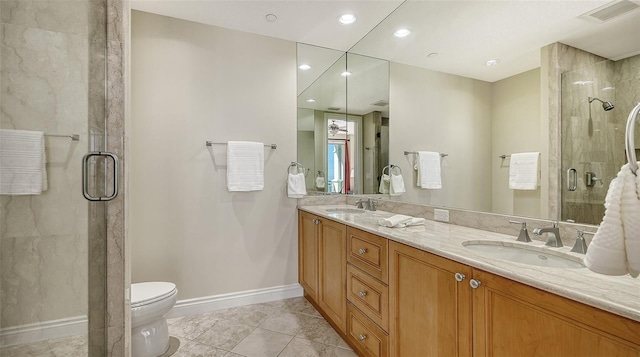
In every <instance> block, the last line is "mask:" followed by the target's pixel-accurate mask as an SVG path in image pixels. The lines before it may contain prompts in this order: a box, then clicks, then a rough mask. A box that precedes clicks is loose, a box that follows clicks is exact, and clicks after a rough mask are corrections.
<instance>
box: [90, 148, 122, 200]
mask: <svg viewBox="0 0 640 357" xmlns="http://www.w3.org/2000/svg"><path fill="white" fill-rule="evenodd" d="M93 156H102V157H106V158H111V159H112V160H113V192H112V193H111V195H109V196H99V197H94V196H91V194H89V172H88V170H89V159H91V158H92V157H93ZM82 194H83V195H84V198H86V199H87V200H89V201H111V200H112V199H114V198H116V196H117V195H118V157H117V156H116V155H115V154H112V153H110V152H105V151H90V152H88V153H87V154H86V155H85V156H84V157H83V158H82Z"/></svg>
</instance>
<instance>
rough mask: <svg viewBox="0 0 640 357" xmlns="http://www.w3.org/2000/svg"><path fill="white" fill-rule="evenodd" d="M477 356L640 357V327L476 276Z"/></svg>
mask: <svg viewBox="0 0 640 357" xmlns="http://www.w3.org/2000/svg"><path fill="white" fill-rule="evenodd" d="M473 279H474V280H476V281H479V282H480V285H479V286H478V287H477V288H476V289H472V290H473V314H474V320H473V332H474V356H635V357H638V356H640V323H638V322H635V321H632V320H629V319H626V318H623V317H620V316H617V315H614V314H610V313H608V312H606V311H602V310H599V309H596V308H593V307H590V306H587V305H584V304H581V303H579V302H576V301H573V300H569V299H566V298H563V297H560V296H557V295H554V294H551V293H548V292H545V291H542V290H539V289H536V288H533V287H530V286H527V285H524V284H520V283H518V282H515V281H512V280H509V279H505V278H502V277H499V276H496V275H493V274H490V273H487V272H483V271H479V270H475V269H474V271H473Z"/></svg>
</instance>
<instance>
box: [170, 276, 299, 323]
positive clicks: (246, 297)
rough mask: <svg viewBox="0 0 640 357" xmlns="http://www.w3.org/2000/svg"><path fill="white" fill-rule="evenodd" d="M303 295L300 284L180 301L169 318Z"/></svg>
mask: <svg viewBox="0 0 640 357" xmlns="http://www.w3.org/2000/svg"><path fill="white" fill-rule="evenodd" d="M302 294H303V290H302V286H300V284H291V285H282V286H274V287H270V288H264V289H255V290H246V291H239V292H235V293H228V294H220V295H212V296H204V297H199V298H193V299H185V300H179V301H178V302H176V305H175V306H174V307H173V309H172V310H171V311H170V312H169V313H168V314H167V318H175V317H182V316H187V315H194V314H201V313H205V312H210V311H216V310H222V309H228V308H230V307H237V306H244V305H251V304H260V303H265V302H270V301H276V300H282V299H289V298H294V297H300V296H302Z"/></svg>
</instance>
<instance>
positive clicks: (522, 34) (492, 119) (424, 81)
mask: <svg viewBox="0 0 640 357" xmlns="http://www.w3.org/2000/svg"><path fill="white" fill-rule="evenodd" d="M614 5H615V6H617V7H620V8H622V7H624V6H627V7H628V9H626V10H625V9H622V10H624V11H622V10H621V11H619V12H620V14H619V15H617V16H613V17H611V18H607V19H598V18H596V19H593V18H588V17H590V16H591V17H597V16H596V15H598V14H600V13H602V11H601V12H600V13H598V12H594V11H591V10H597V9H601V10H607V9H608V6H614ZM635 5H640V3H638V2H635V1H626V2H625V1H613V2H608V1H518V2H495V1H405V2H404V3H403V4H402V5H401V6H400V7H398V8H397V9H396V10H395V11H394V12H393V13H392V14H391V15H389V16H388V17H387V18H386V19H385V20H384V21H383V22H382V23H380V24H379V25H378V26H377V27H376V28H375V29H374V30H373V31H371V32H370V33H369V34H368V35H367V36H366V37H364V38H363V39H361V40H360V42H358V43H357V44H356V45H355V46H354V47H353V48H351V49H350V50H349V51H348V52H347V53H346V54H345V53H340V52H339V51H338V55H337V57H336V59H334V61H333V62H332V63H331V64H338V63H339V67H340V68H339V69H335V71H329V70H326V69H325V71H322V72H320V73H318V75H317V77H316V78H315V79H314V80H312V81H310V82H309V83H307V85H306V86H305V87H304V88H302V92H301V91H300V88H301V87H299V94H300V96H299V97H298V107H299V130H300V131H299V141H298V143H299V151H298V157H299V160H304V157H305V155H306V157H309V158H311V156H312V155H315V159H314V160H312V161H309V162H308V163H307V165H309V167H312V168H313V170H315V171H316V172H315V173H317V171H320V170H322V169H321V168H325V170H326V168H327V167H328V166H327V161H326V158H325V157H326V155H327V154H328V153H327V151H328V149H327V148H326V143H325V139H324V138H319V137H317V136H318V135H319V134H322V135H325V134H324V133H325V132H327V130H328V125H329V124H330V122H329V123H327V120H326V119H325V118H326V117H325V114H326V113H327V112H332V111H331V110H330V109H329V108H330V107H333V108H336V107H340V108H342V109H341V110H339V111H335V113H339V114H341V115H343V121H344V122H345V123H348V122H349V119H348V117H350V116H355V117H360V118H364V117H365V116H366V115H367V114H368V113H372V116H379V117H380V120H379V121H375V124H374V126H373V129H372V131H371V133H372V134H373V137H372V138H373V139H374V140H377V139H380V140H379V141H380V146H379V147H378V146H375V145H378V143H375V145H369V144H367V142H370V141H366V140H369V139H370V138H371V137H369V139H365V136H363V137H362V139H361V141H360V144H358V145H360V147H359V148H356V147H354V148H353V149H352V148H350V149H351V151H357V150H358V149H360V148H361V150H362V154H356V155H361V156H360V158H361V159H362V160H363V164H362V171H358V170H354V171H355V173H354V178H353V180H352V181H353V182H357V184H356V185H355V186H352V188H356V189H351V190H349V191H350V192H353V193H358V194H373V193H378V190H377V187H376V186H377V182H376V181H377V180H379V178H380V175H381V171H382V169H383V168H384V167H386V166H387V165H395V166H397V167H398V168H399V170H400V171H401V172H402V173H403V177H404V181H405V188H406V192H405V193H404V194H402V195H400V196H394V197H390V199H392V200H399V201H404V202H411V203H422V204H428V205H433V206H444V207H450V208H459V209H467V210H475V211H482V212H493V213H499V214H508V215H516V216H526V217H535V218H543V219H558V220H563V221H575V222H579V223H589V224H599V223H600V220H601V218H602V216H603V213H604V207H603V203H604V196H605V194H606V192H607V188H608V185H609V183H610V181H611V179H613V177H615V174H616V173H617V171H618V170H619V168H620V166H621V165H623V164H624V162H625V148H624V129H625V120H626V117H627V116H628V114H629V111H630V110H631V109H632V107H633V106H634V105H635V104H637V103H638V102H640V55H639V54H640V41H638V39H637V34H638V33H640V9H639V8H634V6H635ZM603 6H604V7H603ZM636 7H637V6H636ZM551 14H553V15H551ZM562 16H565V17H566V18H568V20H563V21H564V22H565V23H566V25H567V26H568V27H567V28H565V29H564V30H563V31H558V30H549V31H548V32H549V33H546V34H544V36H541V35H540V34H539V33H537V32H536V33H530V32H529V31H528V28H529V27H530V26H532V24H533V22H537V23H540V22H541V23H543V24H542V25H544V23H546V22H548V23H549V25H548V28H549V29H552V28H553V29H555V27H553V26H552V25H553V24H552V23H553V22H554V21H556V22H557V21H559V20H558V19H560V18H562ZM598 16H600V15H598ZM498 23H499V24H501V26H497V25H496V24H498ZM504 26H507V27H508V29H509V31H507V32H505V31H504V30H503V28H504ZM401 28H404V29H408V30H409V34H408V35H407V36H405V37H396V36H394V32H396V31H397V30H398V29H401ZM554 31H555V32H554ZM538 32H539V31H538ZM487 38H491V40H490V41H487V40H486V39H487ZM305 47H309V48H311V47H312V46H307V45H303V44H300V45H299V47H298V48H299V64H302V63H301V62H300V59H302V57H301V56H300V52H301V51H302V52H304V51H305V50H304V48H305ZM301 48H302V50H301ZM316 50H319V49H317V48H316ZM322 50H323V51H331V50H327V49H322ZM489 53H490V54H491V55H488V54H489ZM325 56H326V55H325ZM338 58H340V59H341V61H338ZM358 59H362V62H371V67H370V68H375V69H376V70H372V71H370V75H371V76H372V78H377V80H380V81H381V82H380V83H378V84H372V83H373V82H368V81H366V80H362V82H361V83H364V85H363V86H362V87H360V86H356V77H355V73H356V69H355V67H349V63H350V62H352V63H353V65H354V66H355V64H356V63H358ZM489 60H497V61H489ZM305 61H309V62H310V61H311V59H309V58H305ZM375 62H379V63H380V66H378V67H376V66H374V65H372V64H373V63H375ZM496 62H497V63H496ZM383 63H385V65H382V64H383ZM492 64H493V65H492ZM363 65H364V67H365V68H369V67H366V64H363ZM327 68H329V67H327ZM381 69H383V70H381ZM345 71H346V72H352V73H353V74H352V76H348V77H346V79H345V78H344V77H341V78H342V82H341V85H342V86H344V88H340V89H338V88H333V89H330V90H328V91H325V89H323V88H329V87H328V86H327V85H326V84H324V83H325V82H324V81H325V80H327V79H326V78H325V77H329V76H330V77H331V78H333V77H334V76H335V75H336V73H337V75H338V76H339V75H340V74H341V73H343V72H345ZM378 71H379V72H378ZM385 71H386V72H385ZM333 72H335V73H333ZM298 73H299V75H300V73H301V71H300V70H299V71H298ZM361 73H365V72H364V71H363V72H361ZM352 77H353V78H352ZM383 79H386V80H387V83H382V80H383ZM352 80H353V83H352V82H351V81H352ZM382 88H387V90H388V92H387V95H388V97H387V98H386V99H385V98H384V96H383V94H384V93H377V94H375V95H372V96H368V97H367V96H366V95H367V93H369V92H368V91H370V90H372V89H382ZM313 90H319V91H321V92H322V93H323V94H324V95H329V94H339V95H340V97H341V98H340V99H341V102H339V103H338V104H336V106H334V104H333V103H330V102H322V103H321V105H320V106H317V107H313V106H309V105H308V104H305V103H306V100H307V99H308V98H307V96H306V94H307V91H309V93H312V91H313ZM314 95H315V96H318V97H320V95H319V94H314ZM594 98H596V99H594ZM356 99H358V100H362V99H364V101H361V102H358V101H356ZM378 101H382V102H380V103H384V104H388V106H384V107H375V106H373V107H369V108H366V109H365V111H367V112H366V113H365V112H364V111H360V110H356V108H357V107H358V106H359V105H360V104H361V103H367V104H369V105H371V104H373V103H376V102H378ZM316 103H317V102H316ZM607 103H609V104H611V105H612V106H613V109H611V108H609V107H608V104H607ZM352 107H353V110H350V108H352ZM305 111H306V117H307V118H313V119H307V121H306V122H307V124H306V125H305V124H303V122H304V118H303V117H305V114H304V113H305ZM300 112H302V113H303V114H300ZM318 112H320V113H318ZM376 120H377V119H376ZM336 122H337V121H336ZM310 123H313V128H314V131H313V134H309V133H308V134H307V137H309V136H310V135H315V136H316V137H317V138H315V139H314V140H316V141H315V145H314V146H313V147H312V146H311V145H309V144H305V142H304V141H303V140H300V137H301V135H302V134H301V131H302V130H303V129H301V128H305V127H306V128H307V129H306V130H307V131H311V130H310V129H311V128H312V125H311V124H310ZM340 125H342V126H341V127H344V125H343V124H340ZM345 130H347V133H348V132H349V129H348V125H347V127H346V129H345ZM356 131H357V130H356ZM363 131H366V130H363ZM387 134H388V144H386V143H384V141H385V140H387V139H386V138H384V136H385V135H387ZM363 135H364V133H363ZM636 137H638V135H637V133H636ZM637 142H640V140H638V139H636V143H637ZM367 147H369V148H373V147H375V148H376V151H374V152H372V154H374V155H371V157H372V162H373V161H375V162H377V164H376V165H377V166H376V165H370V166H371V167H370V168H369V170H364V167H365V165H364V161H366V160H365V159H366V157H367V154H368V152H367V149H366V148H367ZM305 150H308V151H305ZM319 150H320V151H319ZM387 150H388V151H387ZM416 151H435V152H439V153H443V154H446V155H447V156H445V157H443V159H442V160H441V176H442V188H441V189H421V188H419V187H417V185H416V171H415V170H414V164H415V160H416V157H415V155H414V154H412V152H416ZM310 152H312V153H313V154H310ZM524 152H539V153H540V156H539V158H540V173H539V185H538V187H537V188H535V189H532V190H514V189H510V188H509V170H510V167H511V159H510V155H511V154H514V153H524ZM407 153H408V154H407ZM374 158H375V159H374ZM351 167H352V168H353V167H354V166H351ZM342 170H343V169H342ZM567 173H569V175H568V174H567ZM325 174H326V173H325ZM309 176H311V177H308V185H307V187H308V188H309V187H313V186H312V185H313V184H314V182H313V180H314V179H315V175H314V173H312V172H310V173H309ZM343 178H344V174H343ZM367 180H370V181H367ZM325 186H326V187H325ZM329 187H330V185H329V184H328V183H326V182H325V185H324V186H323V187H322V191H323V192H329V191H331V192H341V193H344V192H348V191H345V190H344V189H342V190H341V191H340V190H337V189H338V188H340V185H336V186H335V187H336V190H334V189H333V188H329Z"/></svg>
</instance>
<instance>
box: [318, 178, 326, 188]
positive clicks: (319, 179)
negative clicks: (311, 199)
mask: <svg viewBox="0 0 640 357" xmlns="http://www.w3.org/2000/svg"><path fill="white" fill-rule="evenodd" d="M316 188H317V189H324V188H325V187H324V177H322V176H318V177H316Z"/></svg>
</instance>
